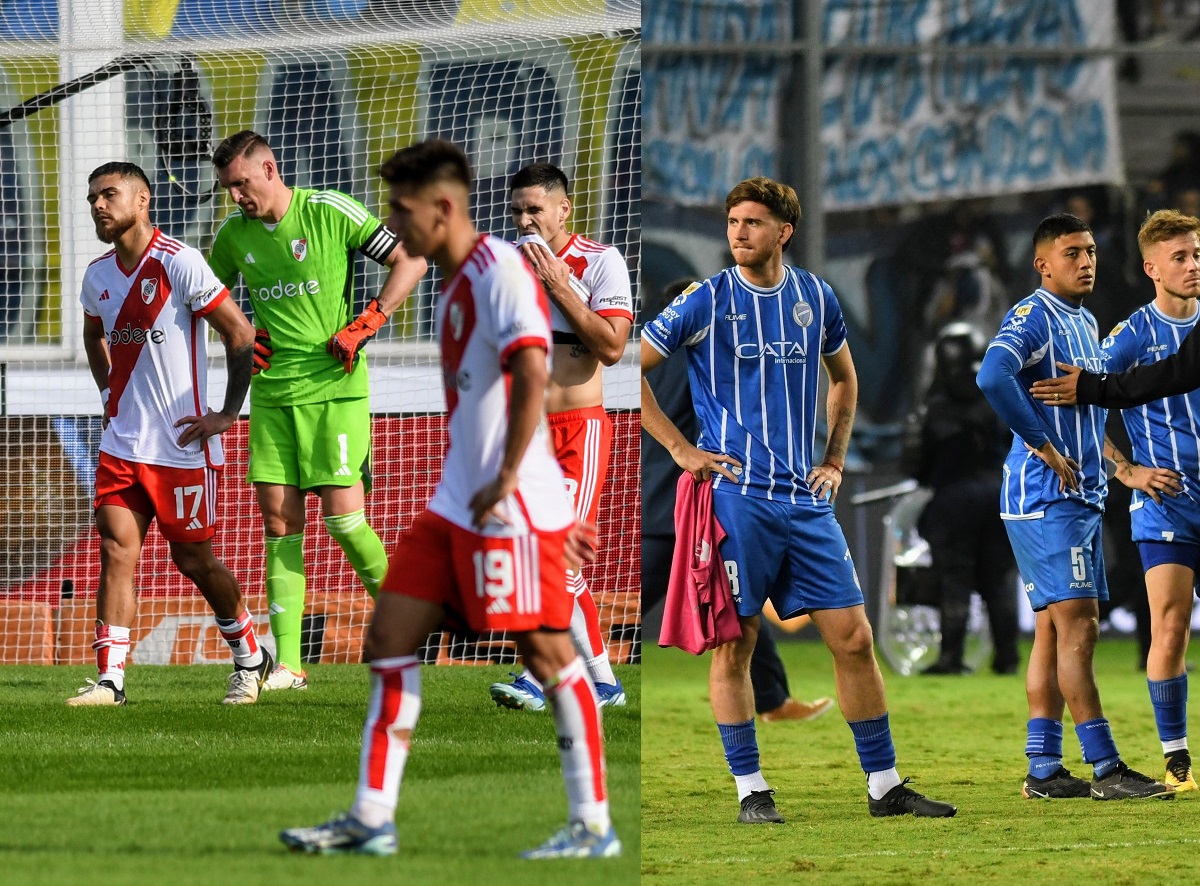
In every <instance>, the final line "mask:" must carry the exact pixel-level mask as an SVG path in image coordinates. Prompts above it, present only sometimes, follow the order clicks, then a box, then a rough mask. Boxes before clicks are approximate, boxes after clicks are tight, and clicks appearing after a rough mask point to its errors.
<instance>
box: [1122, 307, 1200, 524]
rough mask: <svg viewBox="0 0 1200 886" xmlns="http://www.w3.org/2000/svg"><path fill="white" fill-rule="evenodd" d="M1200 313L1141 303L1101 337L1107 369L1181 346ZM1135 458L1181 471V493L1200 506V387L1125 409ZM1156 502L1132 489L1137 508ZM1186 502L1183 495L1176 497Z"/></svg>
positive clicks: (1147, 361)
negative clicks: (1177, 314) (1175, 312)
mask: <svg viewBox="0 0 1200 886" xmlns="http://www.w3.org/2000/svg"><path fill="white" fill-rule="evenodd" d="M1198 317H1200V313H1197V314H1193V315H1192V316H1191V317H1190V318H1189V319H1187V320H1173V319H1171V318H1170V317H1167V316H1166V315H1165V314H1163V313H1162V312H1161V311H1159V310H1158V308H1156V307H1155V306H1154V304H1153V303H1151V304H1148V305H1146V306H1145V307H1142V308H1139V309H1138V310H1136V311H1134V312H1133V314H1131V315H1130V317H1129V319H1128V320H1126V321H1124V322H1123V323H1118V324H1117V326H1116V328H1115V329H1113V331H1112V332H1111V333H1110V334H1109V336H1108V338H1106V339H1105V340H1104V342H1103V343H1102V347H1103V349H1104V354H1105V356H1106V357H1107V359H1108V365H1107V371H1108V372H1124V371H1125V370H1126V369H1129V368H1131V367H1133V366H1145V365H1147V364H1150V363H1157V362H1158V361H1159V360H1162V359H1164V358H1166V357H1169V356H1170V355H1171V354H1174V353H1175V352H1176V351H1178V350H1179V343H1180V342H1181V341H1183V339H1184V338H1185V337H1187V336H1188V335H1189V334H1190V333H1191V331H1192V330H1193V329H1194V328H1195V326H1196V320H1197V318H1198ZM1121 418H1122V419H1123V420H1124V422H1125V430H1126V431H1127V432H1128V433H1129V442H1130V443H1131V444H1132V445H1133V460H1134V461H1135V462H1137V463H1138V464H1140V465H1151V466H1153V467H1156V468H1170V469H1171V470H1173V471H1177V472H1178V473H1179V474H1180V478H1181V479H1180V482H1181V483H1182V484H1183V493H1182V494H1181V496H1180V497H1181V498H1182V497H1187V498H1189V499H1191V502H1192V503H1193V504H1194V505H1197V506H1200V391H1192V392H1191V393H1188V394H1179V395H1177V396H1174V397H1167V398H1165V399H1163V400H1155V401H1153V402H1151V403H1147V404H1146V405H1145V406H1137V407H1134V408H1133V409H1125V410H1122V412H1121ZM1147 503H1150V504H1152V503H1153V500H1152V499H1151V498H1150V497H1149V496H1148V495H1146V494H1145V493H1144V492H1142V491H1141V490H1137V489H1135V490H1134V491H1133V506H1134V507H1135V508H1137V507H1141V506H1144V505H1146V504H1147ZM1175 503H1176V504H1178V505H1182V504H1183V502H1182V501H1179V500H1178V499H1177V500H1176V502H1175Z"/></svg>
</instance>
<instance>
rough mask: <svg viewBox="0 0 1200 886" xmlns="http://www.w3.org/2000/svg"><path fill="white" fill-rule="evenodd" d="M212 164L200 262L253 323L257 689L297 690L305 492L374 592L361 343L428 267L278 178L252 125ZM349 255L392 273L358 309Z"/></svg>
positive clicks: (319, 196) (342, 206)
mask: <svg viewBox="0 0 1200 886" xmlns="http://www.w3.org/2000/svg"><path fill="white" fill-rule="evenodd" d="M212 160H213V165H214V166H215V167H216V169H217V176H218V179H219V181H220V184H221V186H222V187H223V188H225V189H226V190H228V191H229V196H230V198H231V199H232V200H233V202H234V203H236V204H237V205H238V209H239V211H238V212H235V213H234V214H233V215H231V216H230V217H229V218H227V219H225V221H224V222H222V224H221V226H220V228H218V229H217V235H216V240H215V242H214V243H213V248H212V253H211V255H210V256H209V265H210V266H211V267H212V269H213V271H214V272H215V273H216V275H217V277H219V278H220V279H221V281H222V282H223V283H224V284H225V285H226V286H228V287H230V288H233V286H234V284H236V282H237V278H238V277H239V276H241V278H242V280H243V281H244V282H245V284H246V289H247V293H248V296H249V302H250V307H251V309H252V310H253V313H254V325H255V326H256V327H257V330H256V343H255V354H254V372H255V376H254V379H253V382H252V384H251V386H250V470H249V473H248V475H247V480H248V481H249V482H251V483H253V484H254V488H255V492H256V495H257V497H258V507H259V510H260V511H262V517H263V528H264V530H265V532H266V551H267V563H266V585H267V602H268V605H269V613H270V618H271V633H272V634H273V635H274V636H275V643H276V661H277V662H278V664H277V665H276V667H275V669H274V670H273V671H272V672H271V674H270V676H269V677H268V678H267V680H266V682H265V683H264V684H263V689H264V690H276V689H303V688H305V687H306V686H307V685H308V683H307V678H306V676H305V673H304V670H303V667H302V666H301V662H300V625H301V620H302V616H303V614H304V591H305V575H304V552H303V543H304V498H305V494H306V493H308V492H315V493H316V494H317V495H319V496H320V498H321V513H322V516H323V517H324V522H325V528H326V529H327V530H328V531H329V534H330V535H331V536H333V538H334V540H335V541H337V543H338V544H339V545H340V546H341V548H342V550H343V551H345V552H346V558H347V559H348V560H349V561H350V565H351V566H353V567H354V571H355V573H357V575H358V577H359V579H360V580H361V581H362V583H363V586H364V587H365V588H366V589H367V592H368V593H369V594H370V595H371V596H372V597H374V596H375V593H376V590H377V588H378V586H379V583H380V582H381V581H382V580H383V576H384V573H385V572H386V571H387V554H386V552H385V550H384V547H383V543H382V542H381V541H380V540H379V536H377V535H376V534H375V532H374V530H372V529H371V527H370V526H368V525H367V521H366V517H365V515H364V513H363V505H364V496H365V494H366V492H368V491H369V489H370V479H371V478H370V451H371V414H370V408H369V403H368V386H367V365H366V360H365V358H361V357H358V351H359V349H360V348H361V347H362V346H363V345H364V344H365V343H366V342H367V340H368V339H370V338H371V337H372V336H373V335H375V333H376V332H378V331H379V329H380V328H381V327H383V326H384V325H385V324H386V323H387V322H388V318H389V317H390V316H391V315H392V312H393V311H395V310H396V308H397V307H398V306H399V305H400V303H401V302H402V301H404V299H405V298H406V297H407V296H408V294H409V292H411V291H412V289H413V287H414V286H415V285H416V284H417V281H418V280H420V279H421V277H423V276H424V275H425V271H426V269H427V265H426V263H425V260H424V259H423V258H412V257H410V256H409V255H408V254H407V253H405V251H404V248H403V247H402V246H401V245H400V244H399V241H398V239H397V238H396V235H395V234H394V233H392V231H390V230H388V229H387V228H386V227H384V225H383V224H382V223H381V222H380V221H379V219H377V218H376V217H375V216H374V215H373V214H372V213H370V212H368V211H367V209H366V208H365V207H364V206H363V205H362V204H361V203H359V202H358V201H357V200H355V199H354V198H353V197H350V196H348V195H346V194H343V193H341V192H340V191H330V190H327V191H316V190H309V189H306V188H290V187H288V186H287V185H286V184H284V183H283V182H282V181H281V180H280V178H279V167H278V165H277V164H276V162H275V155H274V153H273V152H272V150H271V147H270V145H268V144H267V142H266V140H265V139H263V137H262V136H260V135H258V134H256V133H254V132H251V131H249V130H244V131H242V132H238V133H236V134H234V135H231V136H230V137H229V138H227V139H225V141H223V142H221V144H220V145H219V146H218V147H217V149H216V151H214V152H213V158H212ZM355 252H361V253H363V254H364V255H366V256H367V257H369V258H371V259H373V260H374V261H376V262H379V263H380V264H382V265H386V266H387V267H388V269H389V270H388V275H387V279H386V280H385V282H384V284H383V287H382V288H381V289H380V291H379V295H378V297H377V298H373V299H371V301H370V303H369V304H368V305H367V307H366V309H365V310H364V311H363V312H362V313H361V314H359V315H358V317H357V318H355V316H354V313H353V305H354V264H353V262H354V253H355ZM364 484H365V485H364Z"/></svg>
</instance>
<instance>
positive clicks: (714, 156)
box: [642, 0, 792, 206]
mask: <svg viewBox="0 0 1200 886" xmlns="http://www.w3.org/2000/svg"><path fill="white" fill-rule="evenodd" d="M791 7H792V3H791V0H729V2H724V3H713V2H711V0H677V2H676V0H646V2H645V3H643V5H642V40H643V44H644V45H649V44H653V43H710V42H720V43H729V44H731V45H736V44H738V43H747V42H754V43H775V42H781V41H785V40H790V39H791V35H792V14H791ZM787 72H788V65H787V62H786V61H783V60H779V59H776V58H774V57H771V56H753V55H744V56H735V55H714V56H706V57H700V56H662V55H655V56H653V57H649V58H646V59H645V60H644V61H643V63H642V194H643V195H644V196H645V197H646V198H648V199H658V200H666V201H669V202H673V203H679V204H683V205H688V206H711V205H720V204H722V203H724V201H725V195H726V194H727V193H728V192H729V189H730V188H732V187H733V186H734V185H735V184H737V183H738V182H739V181H741V180H742V179H745V178H750V177H753V176H756V175H765V176H774V175H775V174H776V166H777V157H776V153H777V143H778V140H779V133H780V125H781V121H780V119H779V102H780V97H781V96H782V95H783V90H784V87H785V86H786V82H787V80H786V78H787Z"/></svg>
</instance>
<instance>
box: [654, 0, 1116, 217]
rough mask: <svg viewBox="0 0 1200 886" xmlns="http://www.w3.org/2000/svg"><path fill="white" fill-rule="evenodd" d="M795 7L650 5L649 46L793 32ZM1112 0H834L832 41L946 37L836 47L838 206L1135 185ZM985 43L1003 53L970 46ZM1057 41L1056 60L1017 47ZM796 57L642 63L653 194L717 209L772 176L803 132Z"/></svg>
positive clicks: (829, 117) (825, 124)
mask: <svg viewBox="0 0 1200 886" xmlns="http://www.w3.org/2000/svg"><path fill="white" fill-rule="evenodd" d="M789 6H790V4H788V3H783V2H775V0H765V2H764V0H733V2H730V3H726V4H721V5H720V6H719V8H718V7H715V6H714V5H713V4H711V3H710V2H709V0H682V2H672V3H666V2H662V0H650V2H647V4H646V6H645V11H646V12H645V29H644V37H645V41H646V43H647V44H652V43H654V42H665V43H672V42H683V41H706V42H707V41H726V42H728V41H740V42H758V41H766V42H770V41H780V40H787V39H790V37H791V21H790V16H789V14H788V12H787V9H788V7H789ZM1114 15H1115V13H1114V9H1113V5H1112V4H1110V3H1094V2H1090V0H1057V2H1051V3H1024V4H999V3H970V2H966V0H947V2H944V3H928V4H924V3H922V4H911V3H910V4H899V3H895V4H882V5H881V7H880V8H879V9H877V10H874V11H872V10H869V9H867V8H866V7H865V5H864V4H860V3H849V2H833V0H829V2H827V3H826V4H825V14H824V17H823V33H822V45H823V46H825V47H827V48H833V49H839V50H844V49H850V48H853V47H870V46H901V47H920V46H930V47H936V51H931V52H928V53H916V54H898V55H879V54H873V53H853V52H848V53H843V52H836V53H832V54H830V55H829V56H828V57H827V59H826V64H825V69H824V70H825V73H824V77H823V79H822V83H821V100H822V107H821V145H822V152H823V178H824V183H825V186H824V208H825V210H826V211H833V212H836V211H839V210H849V209H859V208H867V207H872V206H881V205H888V204H897V203H912V202H922V201H931V200H942V199H957V198H964V197H980V196H992V195H997V194H1006V193H1020V192H1024V191H1035V190H1045V189H1049V188H1057V187H1067V186H1073V185H1082V184H1095V183H1101V182H1110V183H1117V182H1120V181H1122V179H1123V164H1122V160H1121V147H1120V139H1119V132H1118V118H1117V107H1116V81H1115V73H1114V65H1113V62H1112V60H1111V59H1109V58H1103V57H1098V56H1091V57H1088V56H1071V55H1070V54H1069V53H1070V51H1071V49H1072V48H1080V49H1088V50H1095V49H1104V48H1107V47H1111V46H1112V45H1113V36H1114V26H1115V20H1114ZM972 46H978V47H985V48H987V49H988V50H989V51H991V52H993V53H995V51H996V50H1001V52H1000V53H999V54H992V55H989V56H984V55H976V56H971V55H969V54H967V50H968V49H969V48H970V47H972ZM1031 46H1035V47H1045V48H1046V49H1047V50H1049V51H1053V52H1061V53H1062V55H1061V56H1059V57H1053V56H1050V57H1042V56H1036V57H1035V56H1030V55H1011V56H1005V55H1003V53H1002V50H1003V49H1004V48H1005V47H1031ZM790 64H791V62H790V60H789V59H787V58H786V57H779V58H771V57H758V58H749V57H736V56H715V57H695V56H688V57H676V58H672V57H669V56H655V57H654V58H653V59H652V60H647V63H646V64H645V66H644V70H643V78H644V93H645V108H646V113H645V133H644V136H645V142H644V155H645V158H646V160H645V168H646V173H645V176H646V177H645V183H644V187H645V191H644V193H645V194H646V195H647V197H651V198H657V199H664V200H668V201H671V202H675V203H680V204H685V205H719V204H720V203H721V202H722V201H723V199H724V196H725V194H726V193H727V192H728V190H729V189H730V188H731V187H732V186H733V185H734V184H736V183H737V182H738V181H740V180H741V179H743V178H746V177H748V176H751V175H768V176H769V175H772V174H773V172H774V171H775V170H776V169H777V167H778V157H779V154H778V152H779V151H780V150H781V149H782V148H783V145H784V144H786V142H787V140H788V139H790V138H792V137H793V135H794V133H795V132H796V130H795V129H794V125H795V124H792V123H790V122H788V121H781V120H780V119H779V106H780V103H781V101H782V98H783V95H784V90H785V89H786V88H787V85H788V80H787V75H788V71H789V69H790Z"/></svg>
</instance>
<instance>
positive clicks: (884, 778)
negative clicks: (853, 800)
mask: <svg viewBox="0 0 1200 886" xmlns="http://www.w3.org/2000/svg"><path fill="white" fill-rule="evenodd" d="M898 784H900V773H899V772H897V771H896V767H895V766H893V767H892V768H891V769H884V770H883V771H882V772H868V773H867V793H868V794H869V795H870V797H871V799H872V800H882V799H883V796H884V794H886V793H887V792H888V791H890V790H891V789H892V788H894V787H896V785H898Z"/></svg>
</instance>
